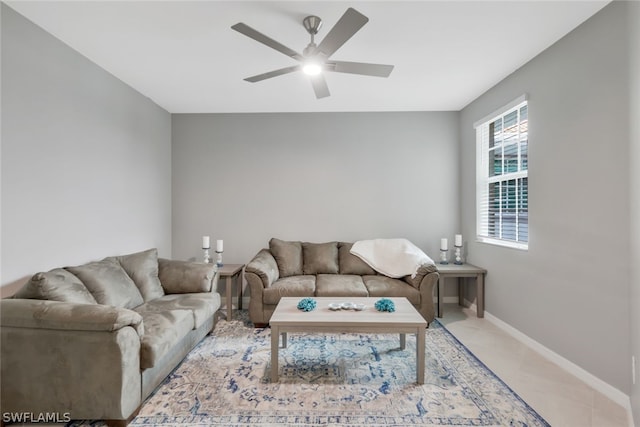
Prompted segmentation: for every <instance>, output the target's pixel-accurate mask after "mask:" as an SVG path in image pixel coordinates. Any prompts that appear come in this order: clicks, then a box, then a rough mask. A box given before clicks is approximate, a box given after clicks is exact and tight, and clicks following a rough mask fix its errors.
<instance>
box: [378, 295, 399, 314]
mask: <svg viewBox="0 0 640 427" xmlns="http://www.w3.org/2000/svg"><path fill="white" fill-rule="evenodd" d="M375 307H376V310H378V311H388V312H390V313H392V312H394V311H396V305H395V304H394V303H393V301H391V300H390V299H388V298H382V299H380V300H378V301H376V303H375Z"/></svg>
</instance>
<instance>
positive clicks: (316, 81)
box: [309, 74, 330, 99]
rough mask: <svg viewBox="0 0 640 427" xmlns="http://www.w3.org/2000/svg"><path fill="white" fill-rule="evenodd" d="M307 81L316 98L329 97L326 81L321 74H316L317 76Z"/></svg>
mask: <svg viewBox="0 0 640 427" xmlns="http://www.w3.org/2000/svg"><path fill="white" fill-rule="evenodd" d="M309 79H310V80H311V85H312V86H313V91H314V92H315V93H316V98H318V99H320V98H326V97H327V96H329V95H330V93H329V87H328V86H327V81H326V80H325V78H324V76H323V75H322V74H318V75H317V76H310V77H309Z"/></svg>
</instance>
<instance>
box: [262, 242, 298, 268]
mask: <svg viewBox="0 0 640 427" xmlns="http://www.w3.org/2000/svg"><path fill="white" fill-rule="evenodd" d="M269 250H270V251H271V254H272V255H273V257H274V258H275V259H276V263H277V264H278V272H279V273H280V277H288V276H299V275H301V274H302V271H303V269H302V243H300V242H285V241H284V240H280V239H276V238H273V239H271V240H269Z"/></svg>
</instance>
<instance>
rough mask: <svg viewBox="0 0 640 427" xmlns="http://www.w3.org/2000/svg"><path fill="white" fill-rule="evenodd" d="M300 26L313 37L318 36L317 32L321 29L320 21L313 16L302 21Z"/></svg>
mask: <svg viewBox="0 0 640 427" xmlns="http://www.w3.org/2000/svg"><path fill="white" fill-rule="evenodd" d="M302 25H304V29H305V30H307V32H308V33H309V34H311V35H312V36H314V35H316V34H318V30H319V29H320V27H322V19H320V18H318V17H317V16H315V15H310V16H307V17H306V18H304V19H303V20H302Z"/></svg>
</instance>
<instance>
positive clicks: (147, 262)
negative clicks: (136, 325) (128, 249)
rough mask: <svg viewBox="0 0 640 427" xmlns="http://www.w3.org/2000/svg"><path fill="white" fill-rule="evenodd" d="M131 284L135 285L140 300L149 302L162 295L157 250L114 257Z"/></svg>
mask: <svg viewBox="0 0 640 427" xmlns="http://www.w3.org/2000/svg"><path fill="white" fill-rule="evenodd" d="M115 258H116V259H117V260H118V262H119V263H120V265H121V266H122V268H123V269H124V271H126V272H127V274H128V275H129V277H131V280H133V283H135V284H136V286H137V287H138V290H139V291H140V294H141V295H142V299H143V300H144V301H145V302H146V301H151V300H154V299H156V298H160V297H161V296H163V295H164V290H163V289H162V285H161V284H160V279H159V278H158V250H157V249H155V248H154V249H149V250H146V251H143V252H136V253H133V254H129V255H121V256H117V257H115Z"/></svg>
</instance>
